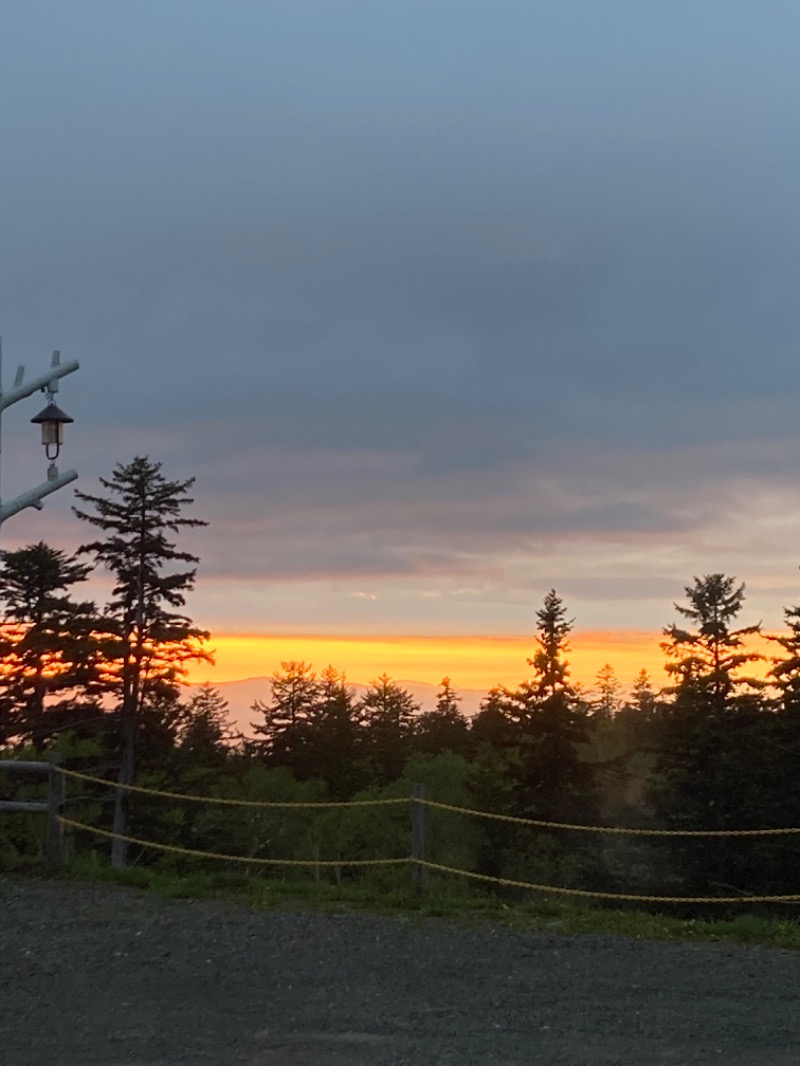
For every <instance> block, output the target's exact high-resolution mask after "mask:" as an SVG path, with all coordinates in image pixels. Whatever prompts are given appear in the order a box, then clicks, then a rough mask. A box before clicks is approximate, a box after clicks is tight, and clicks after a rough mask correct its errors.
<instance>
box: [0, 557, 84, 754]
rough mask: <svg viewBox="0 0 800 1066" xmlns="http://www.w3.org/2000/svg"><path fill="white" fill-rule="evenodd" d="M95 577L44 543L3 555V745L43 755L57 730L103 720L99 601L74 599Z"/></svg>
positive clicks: (0, 640)
mask: <svg viewBox="0 0 800 1066" xmlns="http://www.w3.org/2000/svg"><path fill="white" fill-rule="evenodd" d="M90 571H91V566H88V565H85V564H83V563H80V562H78V560H77V557H76V556H74V555H67V554H66V553H65V552H63V551H57V550H56V549H55V548H51V547H50V546H49V545H47V544H45V543H44V542H42V541H40V542H39V543H38V544H30V545H28V546H27V547H25V548H19V549H17V550H15V551H3V552H0V605H1V606H0V610H2V623H0V663H1V664H2V670H1V671H0V707H2V708H3V710H4V715H3V720H2V722H0V744H1V743H3V742H4V741H7V740H8V739H9V738H11V737H18V738H20V739H23V740H30V741H32V742H33V743H34V744H35V745H36V746H37V747H42V746H44V744H45V742H46V741H47V740H48V738H49V737H51V736H52V735H53V734H52V731H53V730H56V731H60V730H62V729H63V728H64V727H66V726H69V725H71V724H75V725H76V726H77V725H78V724H79V723H80V722H81V721H84V722H85V721H86V720H88V719H92V720H94V719H96V718H97V717H98V716H99V715H100V713H101V711H100V705H99V698H100V696H101V695H102V693H103V691H104V689H105V685H104V682H103V662H104V654H103V645H102V641H101V640H100V638H99V634H98V630H99V629H100V628H101V625H102V623H101V622H100V620H99V616H98V612H97V609H96V607H95V605H94V603H93V602H92V601H90V600H83V601H78V600H74V599H73V598H72V596H71V594H70V593H71V589H72V588H73V586H75V585H78V584H81V583H82V582H84V581H85V580H86V578H87V577H88V575H89V573H90Z"/></svg>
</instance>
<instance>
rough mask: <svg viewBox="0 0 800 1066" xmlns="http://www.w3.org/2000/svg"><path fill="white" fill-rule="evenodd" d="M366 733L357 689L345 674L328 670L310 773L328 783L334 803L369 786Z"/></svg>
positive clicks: (312, 737) (312, 736) (312, 735)
mask: <svg viewBox="0 0 800 1066" xmlns="http://www.w3.org/2000/svg"><path fill="white" fill-rule="evenodd" d="M362 732H363V730H362V729H361V714H360V711H359V708H358V705H357V702H356V699H355V694H354V692H353V689H352V688H351V687H350V685H348V684H347V678H346V677H345V675H344V674H343V673H341V672H340V671H338V670H336V669H335V668H334V667H333V666H330V665H329V666H327V667H326V668H325V669H324V670H323V671H322V673H321V674H320V676H319V689H318V694H317V701H316V707H315V711H314V718H313V721H312V722H311V725H310V729H309V748H308V773H309V776H311V777H318V778H320V779H321V780H323V781H324V782H325V783H326V785H327V786H328V794H329V796H330V797H331V799H334V800H345V799H349V798H350V797H351V796H352V795H353V794H354V793H355V792H357V791H358V789H359V788H362V787H363V786H364V785H365V784H366V783H367V777H366V768H365V765H364V758H363V751H362V748H363V744H362Z"/></svg>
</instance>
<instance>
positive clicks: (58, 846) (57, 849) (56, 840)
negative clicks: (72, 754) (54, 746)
mask: <svg viewBox="0 0 800 1066" xmlns="http://www.w3.org/2000/svg"><path fill="white" fill-rule="evenodd" d="M61 758H62V757H61V755H60V754H58V753H55V754H53V755H51V756H50V767H49V770H48V775H47V784H48V789H47V840H46V842H45V856H46V858H47V862H48V865H49V866H63V865H64V863H65V862H66V851H65V848H64V830H63V828H62V826H61V812H62V810H63V808H64V803H65V801H66V798H67V779H66V778H65V777H64V775H63V774H62V773H61V771H60V770H59V763H60V762H61Z"/></svg>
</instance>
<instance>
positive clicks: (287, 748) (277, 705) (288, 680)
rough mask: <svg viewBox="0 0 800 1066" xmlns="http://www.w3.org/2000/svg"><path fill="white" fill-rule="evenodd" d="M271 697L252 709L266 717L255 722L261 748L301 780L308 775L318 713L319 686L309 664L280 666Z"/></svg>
mask: <svg viewBox="0 0 800 1066" xmlns="http://www.w3.org/2000/svg"><path fill="white" fill-rule="evenodd" d="M269 680H270V686H271V696H270V699H269V700H268V701H267V702H264V701H263V700H256V701H255V703H253V705H252V708H251V710H253V711H254V712H255V713H256V714H260V715H262V717H263V721H261V722H256V723H253V732H254V733H255V734H256V736H259V737H262V738H263V740H262V743H261V749H262V751H263V752H264V754H265V755H266V757H267V759H268V760H269V761H270V762H272V763H273V764H275V765H276V766H287V767H288V768H289V769H290V770H292V772H293V773H294V774H295V775H296V776H298V777H306V776H308V773H307V770H308V767H307V763H308V747H309V743H310V739H311V728H312V726H313V723H314V720H315V718H316V717H317V712H318V699H319V694H320V686H319V682H318V681H317V675H316V674H315V673H314V670H313V669H312V667H311V664H310V663H306V662H300V661H297V660H294V659H293V660H290V661H287V662H282V663H281V668H280V670H276V671H275V673H274V674H272V676H271V677H270V679H269Z"/></svg>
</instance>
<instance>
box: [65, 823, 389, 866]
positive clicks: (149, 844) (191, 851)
mask: <svg viewBox="0 0 800 1066" xmlns="http://www.w3.org/2000/svg"><path fill="white" fill-rule="evenodd" d="M59 822H60V823H61V825H62V826H69V828H70V829H82V830H84V831H85V832H87V833H94V834H95V835H96V836H101V837H107V838H108V839H110V840H124V841H126V842H127V843H128V844H137V845H138V846H139V847H142V848H153V849H154V850H155V851H166V852H172V853H174V854H175V855H189V856H190V857H191V858H193V859H222V860H223V861H225V862H244V863H254V864H256V865H258V866H313V867H316V866H407V865H408V863H409V862H410V860H409V859H407V858H404V859H338V860H337V859H324V860H319V861H317V860H316V859H261V858H255V857H251V856H248V855H224V854H222V853H220V852H216V851H197V850H196V849H195V848H181V847H178V846H177V845H176V844H156V843H154V842H153V841H152V840H140V839H139V837H130V836H125V835H123V834H122V833H112V832H110V831H109V830H107V829H97V828H96V827H95V826H93V825H84V823H83V822H74V821H73V820H72V819H71V818H59Z"/></svg>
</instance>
